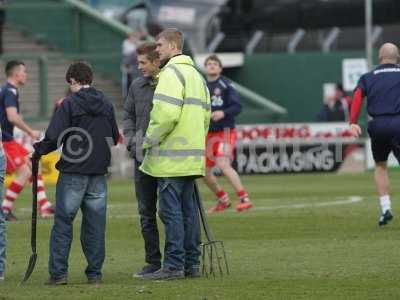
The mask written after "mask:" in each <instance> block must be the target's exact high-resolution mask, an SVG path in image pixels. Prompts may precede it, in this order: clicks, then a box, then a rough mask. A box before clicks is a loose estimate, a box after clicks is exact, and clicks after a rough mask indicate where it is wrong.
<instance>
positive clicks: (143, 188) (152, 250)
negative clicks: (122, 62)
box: [124, 43, 161, 278]
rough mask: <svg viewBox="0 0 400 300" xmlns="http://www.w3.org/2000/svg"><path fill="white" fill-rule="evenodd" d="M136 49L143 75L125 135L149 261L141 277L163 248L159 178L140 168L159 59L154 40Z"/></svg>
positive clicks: (127, 110)
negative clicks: (159, 225)
mask: <svg viewBox="0 0 400 300" xmlns="http://www.w3.org/2000/svg"><path fill="white" fill-rule="evenodd" d="M137 53H138V62H139V69H140V71H141V72H142V74H143V76H141V77H139V78H137V79H135V80H134V81H133V82H132V85H131V87H130V89H129V93H128V97H127V98H126V101H125V103H124V135H125V141H126V145H127V150H128V151H129V153H130V156H131V157H132V158H133V160H134V174H135V175H134V177H135V192H136V199H137V202H138V209H139V215H140V225H141V228H142V235H143V239H144V246H145V260H146V263H147V265H146V266H144V267H143V268H142V270H140V271H139V272H137V273H135V274H134V277H137V278H138V277H143V276H144V275H146V274H149V273H154V272H156V271H157V270H159V269H160V268H161V252H160V242H159V240H160V239H159V234H158V228H157V178H155V177H153V176H150V175H148V174H146V173H144V172H142V171H140V170H139V166H140V164H141V163H142V161H143V155H142V140H143V137H144V134H145V132H146V129H147V127H148V126H149V120H150V111H151V109H152V108H153V96H154V90H155V88H156V76H157V74H158V72H159V70H160V69H159V67H160V59H159V56H158V53H157V51H156V44H155V43H144V44H142V45H140V46H139V47H138V49H137Z"/></svg>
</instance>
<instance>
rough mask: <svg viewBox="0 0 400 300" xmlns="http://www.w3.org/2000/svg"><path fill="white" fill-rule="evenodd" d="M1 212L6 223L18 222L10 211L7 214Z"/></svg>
mask: <svg viewBox="0 0 400 300" xmlns="http://www.w3.org/2000/svg"><path fill="white" fill-rule="evenodd" d="M3 212H4V219H5V220H6V221H7V222H17V221H18V218H17V217H16V216H15V215H14V214H13V213H12V211H9V212H6V211H3Z"/></svg>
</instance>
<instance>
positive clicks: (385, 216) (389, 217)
mask: <svg viewBox="0 0 400 300" xmlns="http://www.w3.org/2000/svg"><path fill="white" fill-rule="evenodd" d="M392 219H393V215H392V213H391V212H390V210H387V211H385V213H384V214H382V215H381V216H380V218H379V222H378V225H379V226H384V225H386V224H387V223H388V222H389V221H391V220H392Z"/></svg>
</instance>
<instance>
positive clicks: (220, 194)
mask: <svg viewBox="0 0 400 300" xmlns="http://www.w3.org/2000/svg"><path fill="white" fill-rule="evenodd" d="M215 195H216V196H217V198H218V201H219V202H228V201H229V196H228V194H227V193H226V192H225V191H224V190H220V191H218V192H216V193H215Z"/></svg>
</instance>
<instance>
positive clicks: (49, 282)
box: [45, 277, 68, 285]
mask: <svg viewBox="0 0 400 300" xmlns="http://www.w3.org/2000/svg"><path fill="white" fill-rule="evenodd" d="M67 283H68V279H67V277H61V278H52V277H50V278H49V280H47V281H46V283H45V285H66V284H67Z"/></svg>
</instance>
